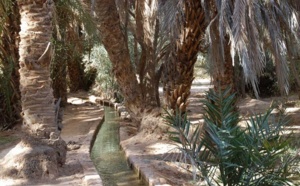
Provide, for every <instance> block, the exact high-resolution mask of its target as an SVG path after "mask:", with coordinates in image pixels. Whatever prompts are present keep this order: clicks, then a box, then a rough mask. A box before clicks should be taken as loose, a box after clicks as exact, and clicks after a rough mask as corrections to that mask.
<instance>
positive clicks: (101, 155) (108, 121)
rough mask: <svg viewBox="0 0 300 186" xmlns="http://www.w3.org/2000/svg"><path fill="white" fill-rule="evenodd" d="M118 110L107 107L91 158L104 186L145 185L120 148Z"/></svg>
mask: <svg viewBox="0 0 300 186" xmlns="http://www.w3.org/2000/svg"><path fill="white" fill-rule="evenodd" d="M117 120H118V114H117V112H116V111H115V110H114V109H113V108H110V107H105V121H104V123H103V124H102V126H101V128H100V130H99V132H98V134H97V137H96V139H95V142H94V145H93V148H92V151H91V158H92V160H93V162H94V164H95V166H96V169H97V170H98V172H99V174H100V177H101V179H102V182H103V185H104V186H121V185H122V186H144V185H145V184H144V183H143V182H142V181H141V180H139V178H138V175H136V174H135V173H134V171H132V170H131V169H130V168H129V166H128V164H127V161H126V158H125V154H124V152H123V151H122V150H121V149H120V145H119V142H120V137H119V122H118V121H117Z"/></svg>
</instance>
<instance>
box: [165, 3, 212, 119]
mask: <svg viewBox="0 0 300 186" xmlns="http://www.w3.org/2000/svg"><path fill="white" fill-rule="evenodd" d="M183 11H184V13H183V16H184V18H180V19H182V20H185V21H183V22H182V26H181V27H179V28H180V31H179V35H178V36H177V37H178V39H176V40H175V41H174V42H173V43H171V45H172V50H171V53H170V54H169V56H168V57H167V61H166V63H165V65H164V68H163V75H162V77H163V79H162V80H163V85H164V101H165V104H166V105H167V107H169V108H170V109H173V110H174V111H175V109H176V108H179V109H180V111H181V113H184V112H185V111H186V107H187V105H188V102H187V98H188V97H189V95H190V89H191V85H192V82H193V79H194V65H195V62H196V60H197V53H198V52H199V47H200V43H201V40H202V39H203V37H204V34H205V29H206V26H207V24H206V21H205V15H204V10H203V8H202V6H201V1H198V0H186V1H184V7H183ZM179 16H182V15H179ZM176 32H178V31H176ZM175 37H176V36H175Z"/></svg>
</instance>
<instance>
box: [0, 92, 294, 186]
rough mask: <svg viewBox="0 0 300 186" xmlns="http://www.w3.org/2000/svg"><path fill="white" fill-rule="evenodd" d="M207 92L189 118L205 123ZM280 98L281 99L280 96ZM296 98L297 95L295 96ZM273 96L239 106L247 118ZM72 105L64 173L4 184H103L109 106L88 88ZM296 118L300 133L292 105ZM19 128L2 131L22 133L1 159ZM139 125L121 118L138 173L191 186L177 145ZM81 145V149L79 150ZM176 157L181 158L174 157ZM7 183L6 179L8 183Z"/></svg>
mask: <svg viewBox="0 0 300 186" xmlns="http://www.w3.org/2000/svg"><path fill="white" fill-rule="evenodd" d="M202 97H203V93H201V92H199V91H192V95H191V98H190V102H191V103H190V106H189V108H188V110H189V118H190V119H191V120H192V123H194V124H197V123H199V122H201V119H200V118H201V111H202V108H201V103H200V101H199V100H200V98H202ZM276 99H280V98H276ZM288 99H289V100H290V101H293V100H295V99H296V97H289V98H288ZM271 101H272V99H263V100H256V99H251V98H246V99H243V100H240V101H239V107H240V109H241V113H242V114H243V116H245V117H247V116H249V115H251V114H253V113H260V112H263V111H264V110H265V109H266V108H268V107H269V105H270V103H271ZM68 102H69V104H68V105H67V107H66V108H65V112H64V122H63V126H64V127H63V130H62V134H61V135H62V138H63V139H64V140H65V141H66V142H67V143H69V148H70V149H73V150H70V151H68V153H67V162H66V165H65V166H64V167H63V168H62V169H61V171H60V177H59V178H57V179H56V180H48V181H43V182H38V183H34V182H30V183H28V182H26V181H25V182H24V180H20V181H19V180H0V185H1V186H2V185H26V184H27V185H45V186H46V185H47V186H48V185H64V186H67V185H74V186H75V185H76V186H77V185H101V179H100V177H99V175H98V174H97V172H96V170H95V168H94V166H93V164H92V162H91V160H90V158H89V148H90V141H91V139H92V136H93V132H94V130H95V128H96V126H97V125H98V124H99V122H100V121H101V119H102V116H103V108H102V107H101V106H99V105H97V104H95V102H96V99H95V97H93V96H88V94H87V93H85V92H80V93H76V94H71V95H69V99H68ZM287 111H288V112H289V114H290V115H291V116H292V120H293V122H292V124H291V125H290V127H291V128H293V129H294V131H295V132H299V131H300V125H299V124H298V121H300V114H299V112H300V108H299V107H295V106H293V107H290V108H288V109H287ZM18 130H20V128H18V127H17V128H16V129H15V130H11V131H7V132H1V133H0V136H9V137H11V136H16V137H14V138H15V140H13V141H11V142H9V143H6V145H1V147H0V161H1V158H3V157H4V156H5V155H6V153H7V152H9V150H10V149H11V148H12V147H13V146H14V145H15V144H16V143H17V141H18ZM136 132H137V128H136V127H135V126H134V125H133V124H132V123H131V122H130V121H126V120H122V121H121V128H120V134H121V140H122V142H121V145H122V147H123V149H124V150H125V153H126V155H127V157H128V159H129V162H130V163H131V164H132V167H133V168H134V169H136V170H137V171H138V174H140V176H141V177H142V178H144V179H145V180H146V181H147V182H148V183H149V185H189V183H190V182H191V180H192V175H191V173H190V172H189V171H187V170H185V169H183V168H182V167H181V166H180V165H182V164H180V163H178V162H177V161H176V153H177V154H178V152H177V151H176V150H175V149H176V146H175V144H173V143H171V142H170V141H168V140H167V139H166V138H165V137H164V136H163V135H161V134H159V133H153V132H146V133H145V132H144V133H138V134H137V133H136ZM77 148H78V149H77ZM174 154H175V155H174ZM174 158H175V159H174ZM4 181H5V182H4Z"/></svg>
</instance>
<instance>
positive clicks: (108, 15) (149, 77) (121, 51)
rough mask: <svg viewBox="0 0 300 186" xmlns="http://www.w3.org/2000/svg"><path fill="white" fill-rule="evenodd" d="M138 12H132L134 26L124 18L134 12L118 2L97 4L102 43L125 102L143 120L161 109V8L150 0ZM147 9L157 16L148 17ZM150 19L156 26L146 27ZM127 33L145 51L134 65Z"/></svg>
mask: <svg viewBox="0 0 300 186" xmlns="http://www.w3.org/2000/svg"><path fill="white" fill-rule="evenodd" d="M117 7H118V9H117ZM134 8H135V9H136V10H135V14H134V13H133V12H130V13H131V14H134V16H133V17H134V23H133V22H131V21H130V20H129V19H128V17H127V18H126V17H125V18H124V17H123V15H125V16H126V14H128V12H129V11H130V10H128V9H127V6H123V5H121V4H118V6H117V4H116V3H115V1H110V0H101V1H98V2H95V14H96V20H97V23H98V27H99V31H100V36H101V41H102V43H103V45H104V47H105V49H106V50H107V52H108V55H109V58H110V60H111V62H112V65H113V74H114V76H115V77H116V80H117V83H118V84H119V87H120V88H121V93H122V95H123V97H124V98H125V105H126V106H127V108H128V109H129V111H130V112H131V113H132V114H133V117H135V116H137V117H141V116H142V114H143V112H144V111H150V110H153V108H155V107H158V106H159V98H158V79H159V78H158V76H159V75H158V74H159V70H157V67H156V65H157V61H156V55H157V52H156V50H155V47H156V46H157V44H156V41H157V24H158V23H157V19H156V16H155V14H156V11H157V5H156V1H152V4H151V3H150V2H149V1H147V0H145V1H136V4H135V5H134ZM145 9H146V10H147V11H148V13H149V15H154V16H152V17H147V15H145V14H144V13H145V12H144V10H145ZM118 10H120V11H125V13H124V14H122V13H120V12H118ZM127 16H128V15H127ZM146 19H148V20H151V21H152V22H150V23H146V22H145V21H146ZM126 20H127V21H126ZM127 29H128V30H129V31H130V32H131V33H132V34H133V36H134V39H135V41H136V42H137V43H139V45H140V46H141V48H142V52H141V54H140V56H139V57H137V58H139V59H137V60H136V61H134V62H133V63H132V62H131V58H130V53H129V48H128V38H127V36H128V33H127ZM137 55H138V54H137ZM136 74H137V75H138V76H139V77H138V78H137V76H136ZM138 79H139V81H138Z"/></svg>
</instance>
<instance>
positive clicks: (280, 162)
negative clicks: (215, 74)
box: [165, 90, 297, 185]
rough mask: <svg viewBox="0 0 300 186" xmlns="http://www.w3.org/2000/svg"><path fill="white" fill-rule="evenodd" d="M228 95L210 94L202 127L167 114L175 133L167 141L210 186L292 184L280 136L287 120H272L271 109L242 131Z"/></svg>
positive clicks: (284, 142)
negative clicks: (173, 144)
mask: <svg viewBox="0 0 300 186" xmlns="http://www.w3.org/2000/svg"><path fill="white" fill-rule="evenodd" d="M229 92H230V90H226V91H224V92H214V91H209V92H208V93H207V97H206V100H204V101H203V103H204V107H205V109H204V110H205V113H204V121H205V126H204V127H202V128H201V127H199V126H198V127H196V129H194V130H192V129H193V128H195V127H192V126H191V122H190V121H189V120H188V119H187V116H186V115H183V116H182V115H181V113H179V112H178V111H177V112H176V113H175V115H171V114H169V113H167V116H166V117H165V119H166V122H167V123H168V124H169V125H170V126H171V127H172V128H173V129H174V130H173V132H172V133H171V137H172V138H171V139H172V140H173V141H175V142H178V143H180V145H181V146H180V147H179V149H180V150H181V151H182V152H183V153H184V154H186V155H187V156H188V157H189V158H190V163H191V164H192V166H194V167H195V168H197V170H198V172H197V173H196V172H194V179H196V176H197V174H198V176H199V178H200V179H202V180H203V179H204V180H205V181H206V183H207V184H208V185H219V184H223V185H292V183H291V181H290V177H289V176H290V175H291V174H292V170H291V166H293V165H294V164H295V163H297V162H295V160H296V159H295V157H294V156H292V155H291V154H290V153H289V152H288V150H289V141H288V140H287V139H288V138H283V137H282V132H283V130H284V126H285V125H286V124H288V122H289V120H288V119H287V118H286V117H284V115H279V116H276V117H275V116H273V114H272V111H273V110H274V109H275V107H274V106H272V107H271V108H270V109H268V110H267V111H266V113H265V114H262V115H258V116H254V117H251V118H250V120H249V121H248V124H247V125H246V127H241V126H239V125H238V123H239V113H238V110H237V108H236V106H235V98H234V95H231V94H229Z"/></svg>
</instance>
